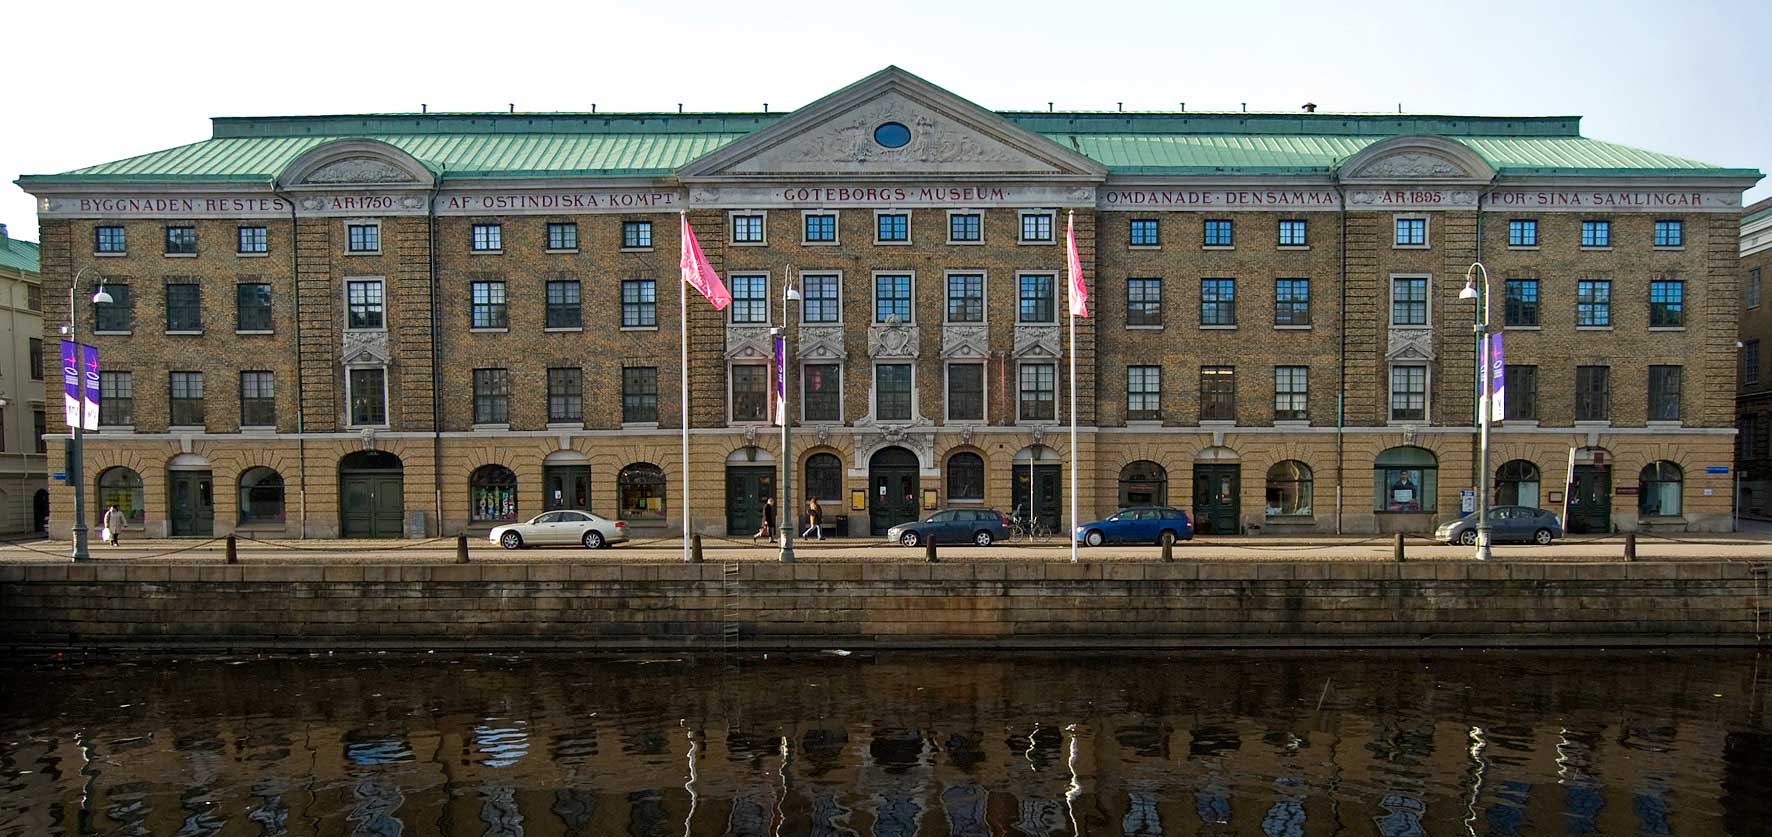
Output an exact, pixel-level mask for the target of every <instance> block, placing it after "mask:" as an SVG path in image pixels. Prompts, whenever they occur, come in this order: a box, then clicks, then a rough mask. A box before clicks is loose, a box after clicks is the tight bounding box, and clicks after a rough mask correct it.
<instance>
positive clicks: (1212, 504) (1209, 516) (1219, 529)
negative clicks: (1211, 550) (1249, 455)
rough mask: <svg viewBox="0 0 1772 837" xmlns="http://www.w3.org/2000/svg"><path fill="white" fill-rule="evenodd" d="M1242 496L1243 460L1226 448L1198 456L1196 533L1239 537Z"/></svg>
mask: <svg viewBox="0 0 1772 837" xmlns="http://www.w3.org/2000/svg"><path fill="white" fill-rule="evenodd" d="M1242 493H1243V465H1242V457H1240V456H1238V455H1237V452H1236V451H1234V450H1231V449H1230V448H1226V447H1211V448H1207V449H1205V450H1203V451H1200V452H1199V453H1198V454H1197V455H1195V456H1194V531H1195V532H1198V533H1200V534H1202V535H1235V534H1236V533H1237V521H1238V519H1239V515H1241V514H1242V504H1241V503H1240V501H1239V498H1240V497H1241V496H1242Z"/></svg>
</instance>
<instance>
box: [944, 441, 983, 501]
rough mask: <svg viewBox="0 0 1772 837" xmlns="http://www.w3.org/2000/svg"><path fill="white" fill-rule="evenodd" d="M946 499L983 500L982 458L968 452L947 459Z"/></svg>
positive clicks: (961, 452)
mask: <svg viewBox="0 0 1772 837" xmlns="http://www.w3.org/2000/svg"><path fill="white" fill-rule="evenodd" d="M948 499H949V500H950V501H951V500H978V501H980V502H982V501H983V500H984V457H982V456H979V455H978V454H976V453H972V452H970V451H960V452H959V453H956V454H954V455H953V456H950V457H948Z"/></svg>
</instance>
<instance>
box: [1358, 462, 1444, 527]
mask: <svg viewBox="0 0 1772 837" xmlns="http://www.w3.org/2000/svg"><path fill="white" fill-rule="evenodd" d="M1439 487H1440V461H1439V460H1438V459H1436V458H1434V452H1433V451H1430V450H1427V449H1426V448H1418V447H1410V446H1403V447H1395V448H1391V449H1389V450H1387V451H1385V452H1384V453H1381V454H1379V455H1378V460H1377V461H1376V462H1374V463H1373V466H1372V498H1373V502H1372V510H1373V511H1381V512H1431V511H1434V510H1435V509H1436V508H1438V502H1437V501H1436V499H1435V498H1436V497H1437V496H1438V490H1439Z"/></svg>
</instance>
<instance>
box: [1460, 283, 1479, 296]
mask: <svg viewBox="0 0 1772 837" xmlns="http://www.w3.org/2000/svg"><path fill="white" fill-rule="evenodd" d="M1458 298H1459V299H1476V298H1477V283H1476V280H1474V279H1470V280H1466V281H1465V283H1464V290H1462V291H1459V292H1458Z"/></svg>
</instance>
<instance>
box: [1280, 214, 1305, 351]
mask: <svg viewBox="0 0 1772 837" xmlns="http://www.w3.org/2000/svg"><path fill="white" fill-rule="evenodd" d="M1301 223H1302V222H1301ZM1310 324H1311V280H1309V279H1276V280H1274V325H1295V326H1296V325H1310Z"/></svg>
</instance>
